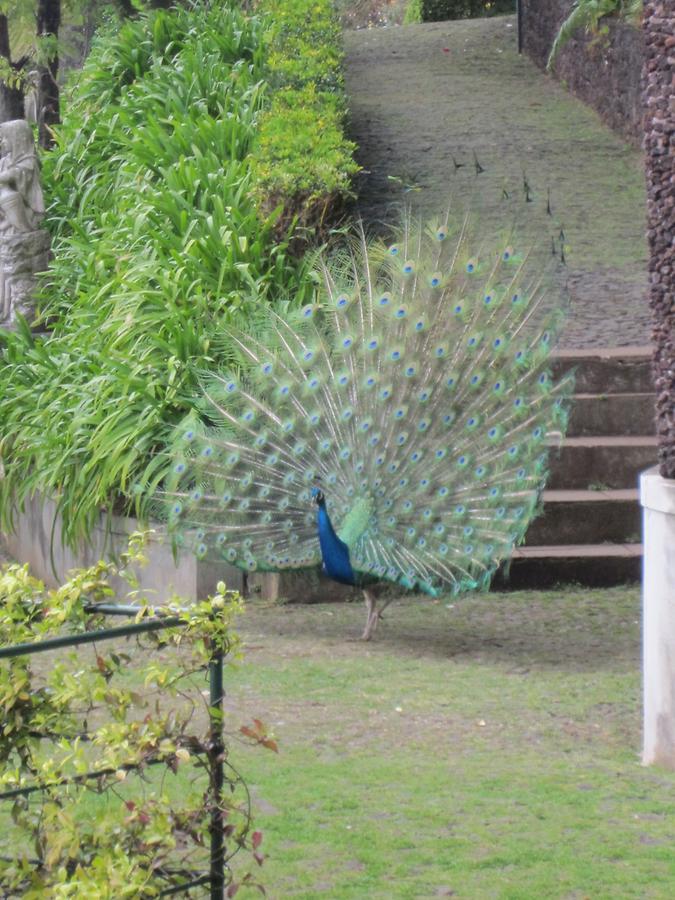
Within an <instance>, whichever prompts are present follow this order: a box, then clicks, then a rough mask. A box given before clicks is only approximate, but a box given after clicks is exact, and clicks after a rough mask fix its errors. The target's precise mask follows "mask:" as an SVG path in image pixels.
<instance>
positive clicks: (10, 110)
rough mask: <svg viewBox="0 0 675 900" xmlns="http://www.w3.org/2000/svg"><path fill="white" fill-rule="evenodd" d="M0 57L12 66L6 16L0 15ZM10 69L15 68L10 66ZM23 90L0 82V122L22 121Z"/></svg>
mask: <svg viewBox="0 0 675 900" xmlns="http://www.w3.org/2000/svg"><path fill="white" fill-rule="evenodd" d="M0 56H2V57H4V59H5V60H6V61H7V64H8V65H10V66H11V65H12V55H11V51H10V46H9V25H8V22H7V16H2V15H0ZM12 68H15V67H14V66H12ZM23 117H24V111H23V89H22V88H18V87H12V86H11V85H9V84H5V83H4V82H0V122H11V121H12V120H13V119H23Z"/></svg>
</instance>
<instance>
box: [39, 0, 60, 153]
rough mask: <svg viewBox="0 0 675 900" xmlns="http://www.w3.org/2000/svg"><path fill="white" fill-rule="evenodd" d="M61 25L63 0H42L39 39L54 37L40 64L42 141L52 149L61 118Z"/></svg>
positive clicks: (40, 123) (40, 140)
mask: <svg viewBox="0 0 675 900" xmlns="http://www.w3.org/2000/svg"><path fill="white" fill-rule="evenodd" d="M60 24H61V0H38V5H37V29H36V30H37V35H38V38H40V37H42V38H48V39H53V40H54V47H53V50H52V52H51V53H50V55H49V57H48V59H47V60H46V62H44V63H40V64H39V65H38V140H39V142H40V146H41V147H44V148H45V149H49V148H50V147H51V146H52V144H53V143H54V137H53V134H52V126H54V125H58V123H59V122H60V121H61V112H60V98H59V85H58V81H57V76H58V73H59V54H58V50H57V49H56V39H57V38H58V36H59V26H60Z"/></svg>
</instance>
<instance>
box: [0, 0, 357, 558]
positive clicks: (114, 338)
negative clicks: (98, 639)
mask: <svg viewBox="0 0 675 900" xmlns="http://www.w3.org/2000/svg"><path fill="white" fill-rule="evenodd" d="M294 5H295V7H296V8H300V7H299V4H298V2H297V0H296V2H295V4H294ZM315 5H317V7H319V8H321V9H327V5H326V4H325V3H323V0H322V2H321V3H320V4H315ZM275 6H276V8H277V9H278V10H281V9H283V8H284V4H283V3H282V2H281V0H278V2H277V3H276V4H275ZM304 9H305V11H306V12H307V10H308V7H307V4H306V3H305V5H304ZM296 12H297V11H296ZM300 18H301V17H300V16H299V14H296V19H297V20H298V21H299V19H300ZM275 21H276V20H275V19H273V18H271V17H270V15H269V12H268V13H267V14H266V16H265V17H255V16H254V17H249V16H246V15H244V13H242V12H241V11H240V10H239V9H238V8H236V5H235V6H230V5H227V4H226V5H223V4H213V5H212V6H208V5H206V6H203V7H199V6H197V7H191V8H190V9H189V10H184V9H183V10H182V9H178V10H174V11H172V12H166V11H163V10H160V11H156V12H153V13H151V14H150V15H149V16H147V17H142V18H140V19H139V20H138V21H133V22H129V23H127V24H126V25H125V26H124V27H123V28H121V29H120V30H119V32H118V33H116V34H113V33H108V34H107V35H104V36H103V37H102V39H101V40H100V41H99V43H98V46H97V47H96V49H95V50H94V51H93V53H92V55H91V57H90V59H89V61H88V62H87V64H86V66H85V69H84V70H83V72H82V73H80V75H79V77H78V80H77V84H76V87H75V90H74V92H73V94H72V97H71V98H70V102H69V104H68V105H67V108H66V111H65V115H64V123H63V125H62V126H61V128H60V129H59V132H58V135H57V145H56V148H55V149H54V150H53V151H52V152H51V153H50V154H48V155H46V156H45V159H44V179H43V183H44V185H45V189H46V191H47V193H48V201H49V208H48V219H47V222H48V225H49V227H50V229H51V231H52V235H53V251H54V259H53V263H52V265H51V267H50V270H49V272H48V273H47V277H46V279H45V283H44V285H43V288H42V300H41V313H40V319H39V323H41V325H42V327H43V328H44V329H46V331H45V333H43V334H39V335H32V334H31V333H30V331H29V330H28V329H22V330H20V331H19V332H18V333H16V334H5V335H0V348H2V350H3V360H2V364H1V365H0V396H2V398H3V402H2V411H1V412H0V457H1V458H2V463H3V467H4V477H3V478H2V479H0V519H1V522H2V524H3V526H4V527H9V526H10V524H11V519H12V511H13V508H14V506H15V505H16V504H18V505H20V504H21V503H22V502H23V500H24V499H25V498H26V497H27V496H29V495H30V494H32V493H33V492H34V491H35V490H36V489H40V490H43V491H45V492H46V493H48V494H51V495H52V496H55V497H56V498H57V499H58V501H59V504H60V512H61V514H62V517H63V523H64V538H65V540H66V541H67V542H69V543H74V542H76V541H77V540H79V539H81V538H82V537H86V535H87V533H88V531H89V530H90V528H91V527H92V525H93V522H94V521H95V519H96V518H97V516H98V514H99V511H100V509H101V508H107V509H109V510H110V509H113V508H114V509H116V510H117V511H118V512H122V513H124V512H129V511H132V510H135V511H137V512H140V513H142V512H143V509H144V507H143V501H144V499H145V498H146V497H148V496H150V495H151V494H152V493H153V490H154V487H155V486H156V482H157V479H158V478H159V472H160V469H161V465H162V460H161V452H162V449H163V448H164V447H165V446H166V443H167V440H168V439H169V438H170V435H171V431H172V427H173V425H174V423H175V422H177V421H179V420H180V419H182V418H184V416H185V415H186V413H187V412H188V411H189V410H190V408H191V404H192V399H193V397H194V395H195V392H196V389H197V385H198V381H199V377H200V372H201V371H203V370H204V369H207V368H210V367H213V366H220V365H224V364H226V363H227V362H228V359H229V350H228V329H230V328H231V326H238V327H247V323H250V322H253V321H255V320H256V318H257V317H258V310H260V309H261V308H262V307H263V306H264V305H265V304H267V303H268V302H276V301H279V300H290V301H292V302H303V301H304V300H305V298H306V296H307V292H308V291H310V290H311V287H310V284H309V281H308V279H306V278H305V277H304V275H303V271H304V270H303V265H302V264H301V263H299V262H298V261H297V260H296V259H294V258H292V257H291V256H290V255H289V254H288V252H287V242H286V241H285V240H283V241H281V242H278V237H279V234H280V231H281V230H282V229H281V227H280V222H281V223H283V229H284V230H286V231H287V230H288V229H289V227H290V226H291V224H292V221H293V218H294V215H295V212H296V211H297V213H298V214H299V215H300V216H301V217H302V215H303V213H304V211H305V209H310V210H312V212H311V213H310V214H309V218H307V221H311V220H312V217H313V216H314V217H315V218H316V214H315V212H314V211H313V210H315V209H320V210H323V209H325V208H326V205H327V204H328V203H329V202H331V201H332V200H333V199H335V200H337V199H339V195H340V194H346V193H348V190H349V188H348V180H347V175H346V173H348V172H350V171H354V168H355V167H354V164H353V162H351V160H350V156H349V153H350V151H351V145H349V144H348V143H347V142H345V140H344V136H343V134H342V132H341V121H342V101H341V100H340V99H339V98H338V95H337V94H335V93H333V92H332V90H331V91H328V90H323V88H322V89H319V88H316V87H315V86H314V85H313V84H312V83H311V82H310V83H306V84H301V83H300V80H299V77H295V76H294V79H295V80H294V82H293V83H294V85H295V86H294V87H289V88H285V89H284V90H278V91H277V93H276V94H275V95H274V96H273V97H272V98H271V106H270V107H269V109H268V111H267V112H265V104H266V103H267V104H269V103H270V97H269V96H266V94H267V88H266V85H265V78H266V75H269V76H270V77H271V75H272V74H274V73H270V72H269V71H268V69H267V67H266V65H265V60H264V56H265V47H264V45H263V41H269V40H271V39H270V38H269V37H266V31H265V29H268V30H269V29H270V28H272V26H273V25H274V22H275ZM320 21H321V22H324V21H328V20H327V19H321V20H320ZM312 22H313V19H312V18H311V17H310V19H309V23H310V24H311V23H312ZM331 22H332V20H331ZM302 24H303V28H304V27H305V25H307V16H305V19H304V20H303V23H302ZM312 27H313V26H312ZM284 28H286V31H285V32H284V35H285V38H284V39H286V38H287V37H288V28H290V25H288V23H287V24H286V25H284ZM317 28H319V26H318V25H317ZM324 30H327V32H328V31H329V32H330V34H331V35H333V36H335V30H334V26H333V24H330V28H329V27H328V25H326V26H325V29H324V26H323V25H321V27H320V28H319V30H318V31H315V32H312V31H311V29H310V30H309V31H307V30H304V31H303V34H307V35H309V37H308V38H307V42H309V43H311V41H313V40H314V38H315V37H317V35H318V34H319V32H321V33H323V31H324ZM327 32H326V33H327ZM280 34H281V32H280V31H277V41H278V42H280V41H281V37H279V35H280ZM303 40H304V38H303ZM265 46H267V45H265ZM274 46H276V47H277V49H279V47H280V43H278V44H274ZM289 46H292V47H293V48H294V49H293V53H297V52H300V49H301V47H302V46H303V44H302V41H300V38H299V37H298V43H296V44H293V45H289ZM336 54H337V50H335V52H333V53H326V54H324V55H323V56H321V60H320V61H319V60H317V65H316V66H315V73H317V77H319V75H318V73H319V69H320V68H321V67H323V68H321V71H323V73H324V74H323V75H321V76H320V81H321V84H322V85H323V86H324V87H326V86H328V84H329V83H333V85H338V84H339V83H340V79H339V76H338V75H337V74H333V75H330V71H331V67H332V66H334V65H335V61H336V59H337V58H338V56H337V55H336ZM278 59H279V60H280V61H279V63H278V65H277V75H275V78H276V79H277V80H278V81H279V82H281V81H283V80H284V79H286V78H290V74H289V73H291V72H292V70H293V65H290V64H289V65H286V66H285V67H284V66H283V65H282V62H281V60H282V56H281V55H278ZM319 62H321V66H319ZM295 68H296V69H298V70H299V69H301V68H302V66H301V64H296V66H295ZM282 72H284V73H285V74H283V78H282V75H281V74H280V73H282ZM298 85H299V86H298ZM287 91H297V92H298V97H299V98H301V100H302V103H298V104H294V105H293V110H292V112H291V110H290V109H289V107H288V102H287V96H288V95H287V93H286V92H287ZM275 111H276V112H275ZM291 115H292V116H293V117H294V122H295V124H293V125H292V127H293V128H294V129H296V130H295V131H294V132H293V134H292V135H289V127H291V126H289V122H288V120H289V118H290V117H291ZM313 116H314V117H315V118H314V119H312V117H313ZM319 119H320V120H321V121H324V122H325V134H323V135H322V136H321V140H320V141H318V142H317V143H316V151H315V150H314V149H313V144H312V142H311V141H310V139H309V138H310V135H312V136H313V134H314V131H315V129H316V122H317V120H319ZM259 123H262V125H263V126H264V127H263V128H262V130H259ZM301 127H302V128H303V129H304V130H303V131H301V130H300V128H301ZM284 131H285V139H286V140H288V147H289V148H290V149H288V150H286V151H283V150H282V145H283V143H284ZM290 137H292V140H290ZM256 147H257V148H258V150H257V151H256V150H255V148H256ZM293 148H295V155H294V153H293V152H291V150H292V149H293ZM254 152H256V153H257V155H256V157H255V160H254V157H253V153H254ZM257 179H258V180H259V184H257V183H256V180H257ZM284 192H288V196H287V195H286V194H285V193H284ZM289 197H290V199H288V198H289ZM303 200H304V201H306V206H302V203H303ZM277 206H278V207H279V209H275V208H276V207H277ZM289 209H290V210H291V211H292V212H291V214H289V212H288V210H289ZM305 215H307V214H305Z"/></svg>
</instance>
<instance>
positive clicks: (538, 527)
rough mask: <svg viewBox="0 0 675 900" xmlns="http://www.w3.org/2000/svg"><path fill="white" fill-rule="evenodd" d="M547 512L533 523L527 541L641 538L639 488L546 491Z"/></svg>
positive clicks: (551, 542)
mask: <svg viewBox="0 0 675 900" xmlns="http://www.w3.org/2000/svg"><path fill="white" fill-rule="evenodd" d="M543 501H544V512H543V515H541V516H539V517H538V518H536V519H535V520H534V522H532V524H531V525H530V527H529V529H528V531H527V535H526V536H525V543H526V544H527V546H528V547H532V546H535V545H544V546H546V545H554V544H555V545H557V544H598V543H602V542H615V543H630V542H632V541H637V540H639V539H640V533H641V527H642V524H641V516H640V505H639V503H638V491H637V488H631V489H627V490H603V491H588V490H586V491H581V490H578V491H556V490H550V491H548V490H547V491H544V494H543Z"/></svg>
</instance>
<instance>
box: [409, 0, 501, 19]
mask: <svg viewBox="0 0 675 900" xmlns="http://www.w3.org/2000/svg"><path fill="white" fill-rule="evenodd" d="M413 2H415V0H413ZM515 9H516V0H419V11H420V17H421V19H420V20H421V21H422V22H442V21H445V20H446V19H473V18H477V17H479V16H497V15H500V14H502V13H512V12H515Z"/></svg>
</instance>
